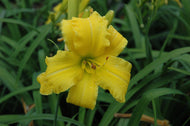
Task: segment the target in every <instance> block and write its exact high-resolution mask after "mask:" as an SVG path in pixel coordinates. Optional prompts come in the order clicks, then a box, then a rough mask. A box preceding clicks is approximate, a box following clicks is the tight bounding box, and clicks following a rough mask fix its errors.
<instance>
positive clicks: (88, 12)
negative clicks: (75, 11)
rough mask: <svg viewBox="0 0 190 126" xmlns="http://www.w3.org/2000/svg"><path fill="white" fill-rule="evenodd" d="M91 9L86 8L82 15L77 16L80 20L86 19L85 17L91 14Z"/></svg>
mask: <svg viewBox="0 0 190 126" xmlns="http://www.w3.org/2000/svg"><path fill="white" fill-rule="evenodd" d="M91 9H92V8H91V7H88V8H86V9H85V10H84V12H83V13H82V15H81V16H79V17H82V18H87V17H89V16H90V14H91Z"/></svg>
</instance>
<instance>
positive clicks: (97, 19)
mask: <svg viewBox="0 0 190 126" xmlns="http://www.w3.org/2000/svg"><path fill="white" fill-rule="evenodd" d="M61 24H62V26H61V30H62V33H63V37H64V39H65V42H66V44H67V46H68V48H69V50H70V51H74V52H76V53H77V54H79V55H81V56H84V57H97V56H100V55H102V54H103V53H104V51H105V49H106V47H108V46H109V45H110V42H109V40H108V36H109V33H108V31H107V20H105V19H104V18H103V17H101V16H100V15H99V14H98V13H97V12H94V13H93V14H92V15H91V16H90V17H89V18H72V20H63V21H62V23H61Z"/></svg>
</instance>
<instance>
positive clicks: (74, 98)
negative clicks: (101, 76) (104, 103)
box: [67, 73, 98, 109]
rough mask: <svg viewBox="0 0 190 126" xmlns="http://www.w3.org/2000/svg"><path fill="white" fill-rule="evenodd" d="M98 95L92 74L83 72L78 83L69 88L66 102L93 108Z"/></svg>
mask: <svg viewBox="0 0 190 126" xmlns="http://www.w3.org/2000/svg"><path fill="white" fill-rule="evenodd" d="M97 95H98V86H97V85H96V84H95V82H94V76H93V75H92V74H87V73H85V74H84V76H83V78H82V80H81V81H79V83H78V84H76V85H75V86H73V87H72V88H70V90H69V94H68V97H67V102H68V103H72V104H74V105H78V106H81V107H85V108H89V109H94V107H95V105H96V99H97Z"/></svg>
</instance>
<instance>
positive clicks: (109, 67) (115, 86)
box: [96, 56, 132, 103]
mask: <svg viewBox="0 0 190 126" xmlns="http://www.w3.org/2000/svg"><path fill="white" fill-rule="evenodd" d="M131 67H132V65H131V63H129V62H127V61H125V60H123V59H121V58H118V57H115V56H110V57H109V58H107V62H106V63H105V65H104V66H102V68H100V69H99V70H97V71H96V78H97V80H96V81H97V84H98V85H99V86H100V87H102V88H103V89H107V90H109V91H110V93H111V94H112V96H113V97H114V98H115V99H116V100H117V101H119V102H121V103H123V102H125V95H126V92H127V88H128V84H129V81H130V76H131V74H130V71H131Z"/></svg>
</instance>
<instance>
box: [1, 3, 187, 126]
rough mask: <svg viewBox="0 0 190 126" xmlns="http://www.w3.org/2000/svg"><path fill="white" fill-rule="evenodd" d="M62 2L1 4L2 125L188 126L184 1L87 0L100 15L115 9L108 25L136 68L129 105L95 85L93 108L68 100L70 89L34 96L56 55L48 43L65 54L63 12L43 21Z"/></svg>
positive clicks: (129, 94)
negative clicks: (47, 59)
mask: <svg viewBox="0 0 190 126" xmlns="http://www.w3.org/2000/svg"><path fill="white" fill-rule="evenodd" d="M59 2H61V1H60V0H1V1H0V126H1V125H2V126H7V125H17V126H26V125H30V126H52V125H53V124H54V125H55V120H57V125H59V126H70V125H82V126H91V125H92V126H97V125H99V126H138V125H140V126H151V125H161V123H166V124H162V126H164V125H169V124H170V125H171V126H188V125H190V96H189V95H190V81H189V80H190V6H189V5H190V1H189V0H181V1H179V0H126V1H124V0H123V1H122V0H91V1H90V2H89V4H88V5H89V6H91V7H92V8H93V10H94V11H97V12H99V13H100V14H101V15H102V16H103V15H105V14H106V13H107V12H108V11H109V10H114V11H115V17H114V18H113V21H112V25H113V26H114V27H115V28H116V29H117V30H118V31H119V32H120V33H121V34H122V35H123V36H124V37H126V38H127V39H128V41H129V42H128V45H127V47H126V48H125V49H124V51H123V52H122V54H121V55H120V57H122V58H124V59H126V60H128V61H129V62H131V63H132V64H133V68H132V78H131V82H130V84H129V89H128V93H127V95H126V102H125V103H124V104H121V103H118V102H116V101H115V100H114V99H113V98H112V96H111V95H110V94H109V93H108V92H107V91H104V90H101V88H99V95H98V100H97V104H96V108H95V109H94V110H89V109H85V108H81V107H77V106H74V105H71V104H68V103H66V102H65V101H66V100H65V99H66V96H67V92H64V93H62V94H61V95H60V96H57V95H55V94H53V95H50V96H42V95H40V93H39V88H40V85H39V83H38V82H37V81H36V77H37V75H38V74H39V73H41V72H43V71H45V69H46V65H45V62H44V59H45V57H46V56H52V55H54V54H55V53H56V51H57V47H56V46H55V45H54V44H53V43H52V42H50V40H51V41H54V42H55V43H56V44H57V45H58V46H59V48H60V49H64V44H63V43H62V42H58V41H57V38H60V37H61V32H60V30H59V28H58V26H57V22H58V20H61V19H63V18H66V17H67V14H66V13H62V14H61V16H60V17H59V19H57V21H55V22H53V23H50V24H47V25H46V24H45V22H46V21H47V19H48V17H49V14H50V12H52V11H53V7H55V6H56V5H57V4H58V3H59ZM58 99H60V100H58ZM55 113H57V114H58V116H57V117H56V114H55ZM116 113H127V114H128V117H125V118H122V117H123V116H126V115H120V114H117V115H116ZM131 114H132V115H131ZM114 115H115V116H114ZM144 115H147V116H148V118H149V119H148V120H147V119H145V117H144ZM151 117H152V118H154V119H155V121H154V120H153V119H152V118H151ZM56 118H57V119H56ZM140 120H141V121H140ZM156 120H157V121H156ZM159 121H160V122H159ZM168 122H169V124H168Z"/></svg>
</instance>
